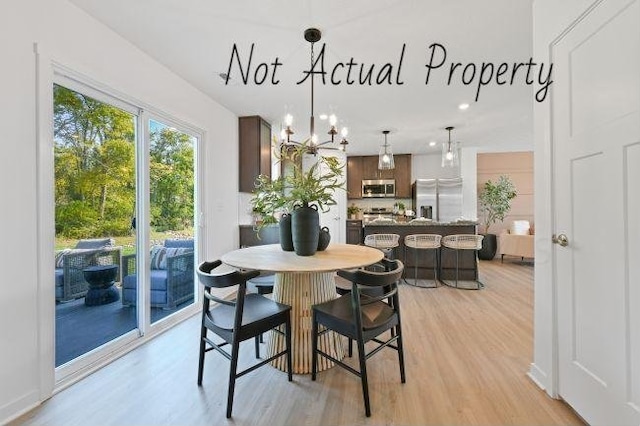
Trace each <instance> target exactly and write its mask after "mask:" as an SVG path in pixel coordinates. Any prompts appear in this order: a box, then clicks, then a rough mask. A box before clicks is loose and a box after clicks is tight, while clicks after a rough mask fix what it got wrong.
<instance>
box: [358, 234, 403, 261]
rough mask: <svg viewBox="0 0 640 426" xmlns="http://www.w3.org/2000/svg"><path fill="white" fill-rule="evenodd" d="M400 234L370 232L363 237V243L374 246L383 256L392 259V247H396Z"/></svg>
mask: <svg viewBox="0 0 640 426" xmlns="http://www.w3.org/2000/svg"><path fill="white" fill-rule="evenodd" d="M399 240H400V235H398V234H371V235H367V236H366V237H364V245H365V246H369V247H375V248H377V249H378V250H380V251H382V252H383V253H384V256H385V257H386V258H389V259H393V258H394V257H395V256H394V255H393V249H395V248H396V247H398V245H399V244H398V241H399Z"/></svg>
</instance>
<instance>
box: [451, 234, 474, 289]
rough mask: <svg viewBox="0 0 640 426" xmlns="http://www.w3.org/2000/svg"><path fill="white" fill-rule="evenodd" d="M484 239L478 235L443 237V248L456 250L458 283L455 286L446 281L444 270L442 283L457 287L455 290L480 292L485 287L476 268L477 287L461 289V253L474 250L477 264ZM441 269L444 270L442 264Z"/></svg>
mask: <svg viewBox="0 0 640 426" xmlns="http://www.w3.org/2000/svg"><path fill="white" fill-rule="evenodd" d="M483 238H484V236H482V235H476V234H456V235H446V236H444V237H442V241H441V244H442V247H444V248H447V249H450V250H455V252H456V281H455V284H452V283H450V282H447V281H445V280H444V279H442V269H441V270H440V277H441V278H440V281H441V282H442V283H443V284H445V285H448V286H450V287H455V288H461V289H464V290H480V289H481V288H483V287H484V284H483V283H482V282H480V280H479V279H478V272H477V268H476V276H475V280H474V282H475V284H476V286H475V287H472V288H470V287H461V286H459V279H458V276H459V273H460V267H459V265H460V251H462V250H473V251H474V252H475V253H474V256H475V262H476V263H477V261H478V258H477V253H478V250H480V249H481V248H482V239H483ZM440 266H441V268H442V263H441V264H440Z"/></svg>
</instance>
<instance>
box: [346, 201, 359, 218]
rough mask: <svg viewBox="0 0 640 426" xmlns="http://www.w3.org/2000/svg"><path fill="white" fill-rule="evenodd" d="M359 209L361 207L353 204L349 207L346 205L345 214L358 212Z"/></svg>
mask: <svg viewBox="0 0 640 426" xmlns="http://www.w3.org/2000/svg"><path fill="white" fill-rule="evenodd" d="M361 210H362V209H361V208H360V207H358V206H356V205H355V204H351V205H350V206H349V207H347V215H349V216H351V215H356V214H358V213H360V211H361Z"/></svg>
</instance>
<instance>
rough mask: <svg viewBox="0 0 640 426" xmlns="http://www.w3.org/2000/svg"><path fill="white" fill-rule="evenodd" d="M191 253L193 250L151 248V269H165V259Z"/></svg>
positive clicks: (183, 248)
mask: <svg viewBox="0 0 640 426" xmlns="http://www.w3.org/2000/svg"><path fill="white" fill-rule="evenodd" d="M191 251H193V250H192V249H189V248H185V247H163V246H153V247H152V248H151V269H152V270H153V269H167V258H169V257H173V256H177V255H180V254H184V253H190V252H191Z"/></svg>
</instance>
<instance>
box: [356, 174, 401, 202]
mask: <svg viewBox="0 0 640 426" xmlns="http://www.w3.org/2000/svg"><path fill="white" fill-rule="evenodd" d="M395 196H396V181H395V179H379V180H363V181H362V198H387V197H391V198H393V197H395Z"/></svg>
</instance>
